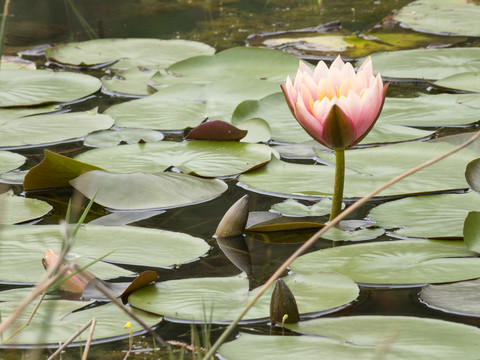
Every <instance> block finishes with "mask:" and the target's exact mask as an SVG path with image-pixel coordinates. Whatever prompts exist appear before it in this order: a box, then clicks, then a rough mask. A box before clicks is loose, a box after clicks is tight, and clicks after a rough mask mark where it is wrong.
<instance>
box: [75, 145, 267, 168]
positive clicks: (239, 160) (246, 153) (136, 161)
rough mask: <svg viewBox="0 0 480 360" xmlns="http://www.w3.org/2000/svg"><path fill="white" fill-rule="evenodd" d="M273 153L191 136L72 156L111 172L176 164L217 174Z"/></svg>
mask: <svg viewBox="0 0 480 360" xmlns="http://www.w3.org/2000/svg"><path fill="white" fill-rule="evenodd" d="M272 154H275V151H274V150H273V149H271V148H269V147H268V146H266V145H261V144H246V143H239V142H233V141H204V140H191V141H184V142H181V143H178V142H173V141H161V142H158V143H147V144H132V145H123V146H114V147H106V148H100V149H94V150H90V151H87V152H84V153H82V154H80V155H78V156H77V157H75V159H76V160H78V161H82V162H86V163H88V164H92V165H95V166H99V167H102V168H103V169H105V170H107V171H110V172H119V173H130V172H161V171H164V170H165V169H167V168H169V167H170V166H175V167H176V168H178V169H180V170H181V171H182V172H184V173H189V174H196V175H199V176H205V177H218V176H229V175H235V174H239V173H242V172H244V171H248V170H251V169H253V168H256V167H258V166H261V165H263V164H265V163H267V162H268V161H270V158H271V156H272Z"/></svg>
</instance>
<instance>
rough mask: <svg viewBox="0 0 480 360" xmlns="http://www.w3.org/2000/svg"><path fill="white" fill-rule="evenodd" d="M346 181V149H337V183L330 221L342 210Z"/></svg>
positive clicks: (334, 186)
mask: <svg viewBox="0 0 480 360" xmlns="http://www.w3.org/2000/svg"><path fill="white" fill-rule="evenodd" d="M344 183H345V150H335V183H334V185H333V199H332V211H331V212H330V221H332V220H333V219H335V218H336V217H337V216H338V214H340V212H341V211H342V200H343V186H344Z"/></svg>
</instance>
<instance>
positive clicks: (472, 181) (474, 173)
mask: <svg viewBox="0 0 480 360" xmlns="http://www.w3.org/2000/svg"><path fill="white" fill-rule="evenodd" d="M465 178H466V179H467V182H468V184H469V185H470V187H471V188H472V190H474V191H476V192H480V158H479V159H475V160H473V161H471V162H469V163H468V165H467V169H466V170H465Z"/></svg>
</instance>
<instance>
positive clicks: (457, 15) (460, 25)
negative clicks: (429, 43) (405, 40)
mask: <svg viewBox="0 0 480 360" xmlns="http://www.w3.org/2000/svg"><path fill="white" fill-rule="evenodd" d="M479 17H480V7H479V6H478V5H476V4H472V3H471V2H469V1H466V0H421V1H419V0H417V1H414V2H412V3H411V4H408V5H407V6H405V7H403V8H402V9H400V11H398V13H397V14H396V15H395V16H394V19H395V20H396V21H399V22H401V23H402V25H403V26H405V27H409V28H411V29H413V30H417V31H421V32H430V33H436V34H443V35H447V34H448V35H465V36H480V25H479V24H478V21H477V19H478V18H479Z"/></svg>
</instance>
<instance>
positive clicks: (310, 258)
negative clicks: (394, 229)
mask: <svg viewBox="0 0 480 360" xmlns="http://www.w3.org/2000/svg"><path fill="white" fill-rule="evenodd" d="M475 255H476V254H475V253H474V252H471V251H469V250H467V248H466V247H465V245H464V243H463V241H452V240H451V241H440V240H398V241H387V242H375V243H365V244H355V245H348V246H337V247H333V248H328V249H324V250H320V251H315V252H311V253H309V254H307V255H302V256H300V257H299V258H298V259H297V260H295V261H294V262H293V264H292V265H291V266H290V268H291V269H292V270H293V271H295V272H298V273H302V274H311V273H315V272H318V271H335V272H338V273H340V274H343V275H345V276H348V277H350V278H351V279H352V280H354V281H355V282H358V283H364V284H382V285H383V284H387V285H415V284H423V283H441V282H452V281H460V280H468V279H474V278H477V277H479V276H480V266H479V264H480V258H477V257H472V256H475Z"/></svg>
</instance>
